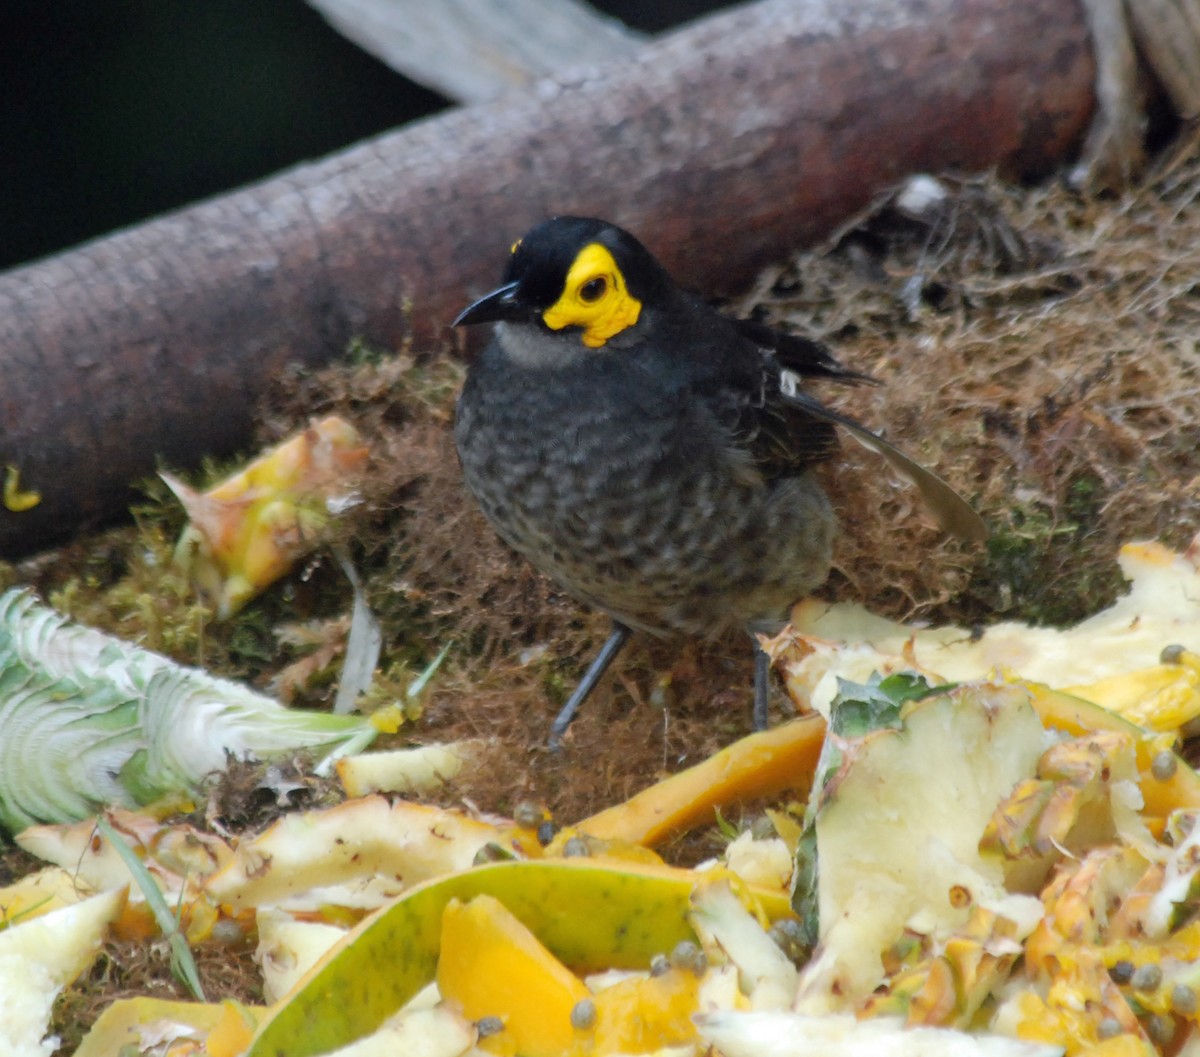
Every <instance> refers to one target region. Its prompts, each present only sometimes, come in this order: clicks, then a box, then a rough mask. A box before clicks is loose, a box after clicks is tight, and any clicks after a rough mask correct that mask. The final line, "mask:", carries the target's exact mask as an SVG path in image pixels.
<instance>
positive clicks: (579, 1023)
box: [571, 998, 596, 1031]
mask: <svg viewBox="0 0 1200 1057" xmlns="http://www.w3.org/2000/svg"><path fill="white" fill-rule="evenodd" d="M595 1026H596V1003H595V1002H593V1001H592V1000H591V999H590V998H581V999H580V1000H579V1001H578V1002H576V1003H575V1005H573V1006H572V1007H571V1027H573V1028H575V1030H576V1031H587V1030H588V1029H590V1028H593V1027H595Z"/></svg>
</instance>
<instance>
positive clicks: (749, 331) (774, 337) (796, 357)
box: [726, 317, 879, 385]
mask: <svg viewBox="0 0 1200 1057" xmlns="http://www.w3.org/2000/svg"><path fill="white" fill-rule="evenodd" d="M726 318H727V319H729V322H730V323H731V324H732V325H733V329H734V330H735V331H736V332H737V333H738V334H739V335H740V336H741V337H743V338H745V339H746V340H747V341H751V342H753V343H754V344H755V345H756V346H757V347H758V348H760V349H769V350H770V351H771V352H773V353H774V354H775V361H776V362H777V363H778V364H779V366H780V367H782V368H784V369H785V370H789V371H795V372H796V373H797V374H799V375H802V376H805V377H821V378H832V379H834V380H835V381H839V382H843V383H845V384H848V385H858V384H861V383H863V382H869V383H870V384H872V385H878V384H879V383H878V382H876V380H875V379H874V378H872V377H871V376H870V375H869V374H859V372H858V371H852V370H850V369H849V368H848V367H843V366H842V364H841V363H839V362H838V360H837V358H836V357H835V356H834V355H833V353H832V352H830V351H829V349H828V348H826V347H825V346H824V345H822V344H821V343H820V342H819V341H814V340H813V339H812V338H805V337H801V336H800V335H799V334H784V333H782V332H781V331H778V330H776V329H775V328H774V327H768V326H767V325H766V324H765V323H756V322H754V320H752V319H732V318H729V317H726Z"/></svg>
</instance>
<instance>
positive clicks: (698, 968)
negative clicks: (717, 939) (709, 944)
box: [667, 940, 708, 976]
mask: <svg viewBox="0 0 1200 1057" xmlns="http://www.w3.org/2000/svg"><path fill="white" fill-rule="evenodd" d="M667 961H669V962H670V963H671V965H672V966H674V967H675V968H676V969H683V970H684V971H685V972H692V973H695V974H696V975H697V976H699V975H700V974H702V973H703V972H704V970H705V969H707V968H708V959H707V958H706V957H705V956H704V952H703V951H702V950H701V949H700V948H699V946H697V945H696V944H695V943H693V942H692V941H691V940H680V941H679V942H678V943H677V944H675V949H674V950H672V951H671V953H670V954H669V955H668V956H667Z"/></svg>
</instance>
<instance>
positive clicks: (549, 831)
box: [537, 818, 558, 848]
mask: <svg viewBox="0 0 1200 1057" xmlns="http://www.w3.org/2000/svg"><path fill="white" fill-rule="evenodd" d="M557 832H558V827H557V826H556V825H555V824H554V821H553V819H548V818H547V819H543V820H542V821H541V822H539V823H538V828H537V842H538V843H539V844H540V845H541V846H542V847H543V848H544V847H545V846H546V845H547V844H549V843H550V842H551V841H552V840H554V834H556V833H557Z"/></svg>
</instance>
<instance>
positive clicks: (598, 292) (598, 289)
mask: <svg viewBox="0 0 1200 1057" xmlns="http://www.w3.org/2000/svg"><path fill="white" fill-rule="evenodd" d="M607 288H608V283H607V281H606V280H605V278H604V276H603V275H597V276H596V278H595V279H589V280H588V281H587V282H586V283H584V284H583V285H582V286H581V287H580V288H579V300H580V301H587V302H588V303H589V304H590V303H591V302H593V301H599V300H600V298H602V297H603V296H604V291H605V290H606V289H607Z"/></svg>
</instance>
